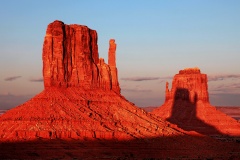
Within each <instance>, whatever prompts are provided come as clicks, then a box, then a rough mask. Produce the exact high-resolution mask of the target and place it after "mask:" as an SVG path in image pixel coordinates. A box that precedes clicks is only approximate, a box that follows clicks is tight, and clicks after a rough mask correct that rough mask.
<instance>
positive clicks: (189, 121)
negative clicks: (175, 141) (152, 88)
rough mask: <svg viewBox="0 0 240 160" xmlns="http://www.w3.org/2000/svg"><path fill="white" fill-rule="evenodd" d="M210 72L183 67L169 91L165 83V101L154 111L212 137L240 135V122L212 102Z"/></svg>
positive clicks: (177, 123)
mask: <svg viewBox="0 0 240 160" xmlns="http://www.w3.org/2000/svg"><path fill="white" fill-rule="evenodd" d="M207 82H208V80H207V75H206V74H202V73H201V72H200V69H199V68H187V69H184V70H180V71H179V74H176V75H175V76H174V78H173V81H172V89H171V90H169V88H168V82H167V83H166V91H165V95H166V98H165V103H164V104H163V105H162V106H161V107H158V108H157V109H155V110H153V111H152V114H155V115H157V116H159V117H161V118H163V119H165V120H167V121H169V122H171V123H173V124H176V125H177V126H178V127H180V128H182V129H184V130H186V131H195V132H198V133H200V134H205V135H210V136H213V137H216V138H217V137H218V136H226V137H229V136H230V137H231V136H232V137H240V123H238V122H237V121H236V120H235V119H233V118H231V117H229V116H227V115H226V114H224V113H222V112H220V111H218V110H216V108H215V107H214V106H211V105H210V103H209V95H208V85H207Z"/></svg>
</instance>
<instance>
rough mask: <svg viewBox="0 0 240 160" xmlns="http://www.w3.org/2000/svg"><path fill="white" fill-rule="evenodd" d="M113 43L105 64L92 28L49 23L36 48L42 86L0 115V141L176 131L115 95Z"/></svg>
mask: <svg viewBox="0 0 240 160" xmlns="http://www.w3.org/2000/svg"><path fill="white" fill-rule="evenodd" d="M116 46H117V45H116V43H115V40H114V39H111V40H110V42H109V51H108V55H109V56H108V58H109V59H108V63H109V64H106V63H105V62H104V59H102V58H99V56H98V45H97V32H96V31H94V30H91V29H89V28H88V27H86V26H82V25H76V24H74V25H66V24H64V23H63V22H61V21H54V22H53V23H50V24H49V25H48V27H47V31H46V36H45V39H44V44H43V52H42V59H43V78H44V90H43V91H42V92H41V93H40V94H38V95H36V96H35V97H33V98H32V99H31V100H29V101H27V102H26V103H24V104H22V105H20V106H18V107H16V108H14V109H11V110H10V111H8V112H7V113H5V114H4V115H2V116H1V117H0V126H1V129H0V141H19V140H36V139H39V138H44V139H69V138H70V139H78V140H84V139H91V140H93V139H95V140H96V139H103V140H104V139H108V140H109V139H116V140H122V139H136V138H145V137H157V136H163V135H182V134H183V133H182V132H180V131H177V130H176V129H173V128H172V127H170V126H169V123H167V122H165V121H162V120H157V119H156V118H154V117H153V116H151V115H150V114H149V113H147V112H145V111H143V110H142V109H139V108H137V107H136V106H135V105H134V104H133V103H131V102H129V101H127V100H126V99H125V98H124V97H123V96H122V95H121V94H120V87H119V83H118V74H117V68H116ZM175 128H176V127H175Z"/></svg>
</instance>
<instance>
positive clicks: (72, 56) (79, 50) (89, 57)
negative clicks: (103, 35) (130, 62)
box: [42, 21, 120, 93]
mask: <svg viewBox="0 0 240 160" xmlns="http://www.w3.org/2000/svg"><path fill="white" fill-rule="evenodd" d="M115 56H116V44H115V40H113V39H111V40H110V46H109V63H111V64H109V65H107V64H105V63H104V61H103V60H102V61H101V62H100V60H99V56H98V45H97V32H96V31H95V30H91V29H89V28H88V27H87V26H82V25H76V24H74V25H65V24H64V23H63V22H61V21H54V22H53V23H50V24H49V25H48V27H47V32H46V36H45V39H44V45H43V56H42V57H43V77H44V86H45V88H47V87H52V86H55V87H82V88H85V89H92V88H102V89H107V90H114V91H115V92H117V93H120V87H119V83H118V79H117V68H116V58H115Z"/></svg>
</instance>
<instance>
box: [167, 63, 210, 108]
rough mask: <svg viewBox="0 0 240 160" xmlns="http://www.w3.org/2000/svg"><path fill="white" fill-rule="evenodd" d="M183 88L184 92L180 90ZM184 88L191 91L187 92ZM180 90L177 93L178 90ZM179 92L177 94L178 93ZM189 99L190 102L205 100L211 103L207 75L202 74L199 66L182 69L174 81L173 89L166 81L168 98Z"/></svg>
mask: <svg viewBox="0 0 240 160" xmlns="http://www.w3.org/2000/svg"><path fill="white" fill-rule="evenodd" d="M179 89H182V92H180V91H179ZM184 89H185V90H187V91H188V92H189V93H185V92H184ZM177 90H178V92H177V93H176V91H177ZM176 94H177V95H176ZM174 97H175V98H177V99H183V100H184V99H185V100H186V99H189V100H190V102H192V103H194V102H195V101H199V100H201V101H203V102H206V103H209V96H208V85H207V75H206V74H201V72H200V69H199V68H187V69H184V70H180V71H179V74H176V75H175V76H174V78H173V81H172V89H171V90H170V91H169V89H168V82H167V83H166V99H165V101H168V100H171V99H172V100H173V99H174Z"/></svg>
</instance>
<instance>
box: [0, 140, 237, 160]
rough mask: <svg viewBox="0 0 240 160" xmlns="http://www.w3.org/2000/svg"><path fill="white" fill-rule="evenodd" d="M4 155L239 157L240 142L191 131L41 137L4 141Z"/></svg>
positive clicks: (1, 146)
mask: <svg viewBox="0 0 240 160" xmlns="http://www.w3.org/2000/svg"><path fill="white" fill-rule="evenodd" d="M0 156H1V157H0V158H1V159H75V158H76V159H156V158H157V159H166V158H180V159H181V158H190V159H206V158H208V159H213V158H218V159H238V158H240V144H239V143H236V142H221V141H218V140H215V139H212V138H209V137H193V136H188V135H183V136H172V137H170V136H169V137H159V138H145V139H135V140H125V141H116V140H112V141H110V140H82V141H80V140H73V139H69V140H59V139H55V140H44V139H42V140H37V141H25V142H12V143H6V142H5V143H0Z"/></svg>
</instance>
